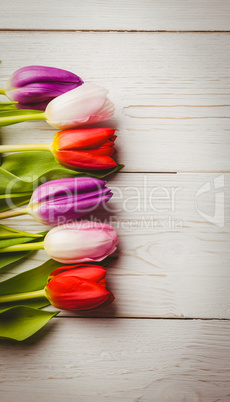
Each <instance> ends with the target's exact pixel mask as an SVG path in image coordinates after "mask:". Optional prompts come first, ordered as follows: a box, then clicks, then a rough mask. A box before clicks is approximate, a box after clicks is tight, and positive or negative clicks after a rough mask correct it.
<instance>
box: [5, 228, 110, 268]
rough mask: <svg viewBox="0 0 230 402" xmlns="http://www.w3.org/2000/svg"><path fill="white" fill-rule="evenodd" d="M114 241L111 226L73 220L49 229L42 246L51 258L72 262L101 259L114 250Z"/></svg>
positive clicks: (62, 261)
mask: <svg viewBox="0 0 230 402" xmlns="http://www.w3.org/2000/svg"><path fill="white" fill-rule="evenodd" d="M117 243H118V241H117V234H116V231H115V230H114V229H113V228H112V226H110V225H108V224H106V223H99V222H92V221H80V222H77V221H75V222H72V223H71V224H65V225H61V226H57V227H54V228H53V229H51V230H50V231H49V232H48V234H47V235H46V237H45V240H44V249H45V251H46V252H47V254H48V255H49V256H50V257H51V258H52V259H53V260H56V261H58V262H61V263H64V264H74V263H78V262H87V261H89V262H93V261H102V260H103V259H104V258H106V257H107V256H108V255H110V254H112V253H113V252H114V251H115V250H116V248H117V247H116V246H117ZM23 246H24V248H26V247H27V245H23ZM9 249H10V247H9ZM0 252H1V250H0Z"/></svg>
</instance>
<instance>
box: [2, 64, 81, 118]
mask: <svg viewBox="0 0 230 402" xmlns="http://www.w3.org/2000/svg"><path fill="white" fill-rule="evenodd" d="M82 84H83V81H82V79H81V78H80V77H78V76H77V75H76V74H73V73H71V72H69V71H66V70H62V69H60V68H54V67H46V66H27V67H22V68H20V69H19V70H17V71H15V72H14V73H13V74H12V75H11V76H10V77H9V79H8V81H7V83H6V85H5V87H3V88H1V89H0V91H1V93H2V94H5V95H6V96H7V97H8V99H10V100H12V101H16V102H18V105H17V107H19V108H20V109H21V108H26V109H35V110H45V108H46V106H47V105H48V103H49V102H50V101H51V100H52V99H54V98H56V97H57V96H59V95H62V94H63V93H65V92H67V91H70V90H72V89H75V88H77V87H78V86H80V85H82Z"/></svg>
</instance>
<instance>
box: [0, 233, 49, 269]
mask: <svg viewBox="0 0 230 402" xmlns="http://www.w3.org/2000/svg"><path fill="white" fill-rule="evenodd" d="M1 230H2V236H3V237H4V236H7V235H8V234H9V235H10V233H11V231H12V236H14V235H17V234H18V235H19V234H20V233H21V235H22V234H25V235H27V237H15V238H14V239H10V238H8V239H7V238H6V239H4V238H2V240H1V236H0V248H2V247H8V246H13V245H14V244H23V243H28V242H31V243H33V242H34V243H36V242H37V241H40V240H41V239H42V238H43V237H44V236H45V235H46V233H47V232H41V233H35V234H33V233H27V232H20V231H19V230H15V229H11V228H9V227H8V226H3V225H0V233H1ZM32 252H33V251H19V252H15V253H2V254H1V258H0V269H1V268H3V267H6V266H7V265H9V264H12V263H13V262H16V261H19V260H21V259H22V258H24V257H26V256H27V255H29V254H30V253H32Z"/></svg>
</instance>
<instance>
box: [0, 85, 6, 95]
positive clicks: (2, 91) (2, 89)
mask: <svg viewBox="0 0 230 402" xmlns="http://www.w3.org/2000/svg"><path fill="white" fill-rule="evenodd" d="M5 94H6V93H5V89H4V87H2V88H0V95H5Z"/></svg>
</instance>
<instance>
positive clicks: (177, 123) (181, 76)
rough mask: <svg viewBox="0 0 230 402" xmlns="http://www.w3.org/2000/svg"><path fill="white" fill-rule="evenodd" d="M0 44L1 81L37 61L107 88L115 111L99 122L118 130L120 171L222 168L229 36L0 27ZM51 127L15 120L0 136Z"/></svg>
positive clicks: (15, 138) (48, 134) (18, 138)
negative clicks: (21, 30) (19, 30)
mask: <svg viewBox="0 0 230 402" xmlns="http://www.w3.org/2000/svg"><path fill="white" fill-rule="evenodd" d="M22 43H23V46H22ZM57 44H58V45H57ZM134 44H135V46H134ZM0 46H1V60H2V63H1V65H0V74H1V76H0V83H1V85H3V84H4V83H5V81H6V80H7V78H8V76H9V74H10V73H12V72H13V71H15V70H16V69H17V68H19V67H22V66H23V65H30V64H44V65H52V66H57V67H62V68H66V69H69V70H72V71H74V72H76V73H77V74H79V75H80V76H82V78H83V79H84V80H85V81H88V82H95V83H97V84H99V85H102V86H105V87H106V88H108V89H109V96H110V98H111V99H112V100H113V101H114V103H115V105H116V109H117V110H116V113H115V116H114V118H113V119H111V120H110V121H108V122H104V126H113V127H115V128H117V130H118V131H117V133H118V140H117V149H118V159H119V161H121V162H124V163H125V165H126V166H125V169H124V171H127V172H193V171H196V172H199V171H201V172H202V171H203V172H204V171H205V172H215V171H216V172H222V171H225V172H229V171H230V159H229V149H230V135H229V119H230V106H229V105H230V103H229V93H230V76H229V67H230V62H229V61H230V48H229V35H227V34H169V33H165V34H152V33H136V34H135V33H79V32H78V33H56V32H55V33H34V32H27V33H13V32H11V33H9V32H8V33H6V32H5V33H3V32H2V33H1V34H0ZM102 67H103V68H102ZM1 99H2V100H3V99H5V98H4V97H2V96H1ZM54 132H55V131H54V130H53V129H51V128H50V127H49V126H48V125H47V124H46V123H45V122H40V123H34V122H32V123H20V124H18V125H17V126H11V127H6V128H3V129H1V139H2V142H3V143H15V142H16V143H23V142H26V141H28V142H38V140H39V142H42V143H45V142H47V141H48V142H50V141H51V139H52V137H53V134H54Z"/></svg>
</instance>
